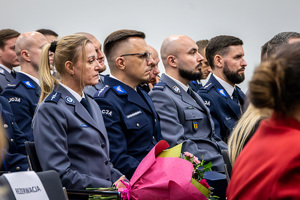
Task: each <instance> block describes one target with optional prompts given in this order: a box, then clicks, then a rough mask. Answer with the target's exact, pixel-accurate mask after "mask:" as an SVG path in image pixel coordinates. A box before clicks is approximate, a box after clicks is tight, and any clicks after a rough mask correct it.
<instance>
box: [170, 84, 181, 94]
mask: <svg viewBox="0 0 300 200" xmlns="http://www.w3.org/2000/svg"><path fill="white" fill-rule="evenodd" d="M172 90H173V91H174V92H175V93H177V94H179V93H180V88H179V87H177V86H176V85H174V86H173V87H172Z"/></svg>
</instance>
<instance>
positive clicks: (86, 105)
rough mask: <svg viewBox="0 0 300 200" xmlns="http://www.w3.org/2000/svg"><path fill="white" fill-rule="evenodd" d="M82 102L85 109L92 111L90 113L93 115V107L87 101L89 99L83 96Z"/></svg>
mask: <svg viewBox="0 0 300 200" xmlns="http://www.w3.org/2000/svg"><path fill="white" fill-rule="evenodd" d="M80 103H81V104H82V105H83V106H84V107H85V109H86V110H87V111H88V113H90V115H91V116H92V114H91V108H90V106H89V104H88V102H87V100H86V99H85V98H82V99H81V101H80Z"/></svg>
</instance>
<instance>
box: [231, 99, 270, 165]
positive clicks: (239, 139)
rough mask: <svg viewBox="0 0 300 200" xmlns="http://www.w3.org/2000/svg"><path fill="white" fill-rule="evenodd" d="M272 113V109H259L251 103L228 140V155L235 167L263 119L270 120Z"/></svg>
mask: <svg viewBox="0 0 300 200" xmlns="http://www.w3.org/2000/svg"><path fill="white" fill-rule="evenodd" d="M271 112H272V110H271V109H268V108H262V109H258V108H255V107H254V106H253V105H252V104H251V103H250V104H249V106H248V108H247V110H246V111H245V113H244V114H243V115H242V116H241V118H240V120H239V121H238V123H237V124H236V126H235V128H234V129H233V131H232V133H231V135H230V137H229V140H228V154H229V159H230V162H231V165H234V162H235V160H236V158H237V157H238V155H239V154H240V153H241V151H242V150H243V148H244V146H245V145H246V143H247V142H248V141H249V139H250V138H251V137H252V136H253V134H254V132H255V131H256V128H257V125H258V124H259V123H260V121H261V120H262V119H265V118H269V117H270V115H271Z"/></svg>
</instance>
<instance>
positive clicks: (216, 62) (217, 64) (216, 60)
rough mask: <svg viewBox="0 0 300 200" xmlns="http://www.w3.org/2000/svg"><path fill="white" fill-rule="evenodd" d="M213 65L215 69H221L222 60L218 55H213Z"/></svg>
mask: <svg viewBox="0 0 300 200" xmlns="http://www.w3.org/2000/svg"><path fill="white" fill-rule="evenodd" d="M214 65H215V66H216V67H217V68H222V67H223V66H224V58H223V57H222V56H220V55H218V54H217V55H215V57H214Z"/></svg>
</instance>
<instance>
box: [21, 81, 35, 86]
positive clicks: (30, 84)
mask: <svg viewBox="0 0 300 200" xmlns="http://www.w3.org/2000/svg"><path fill="white" fill-rule="evenodd" d="M22 82H23V83H24V85H25V86H26V87H27V88H34V86H33V85H32V83H31V82H30V81H22Z"/></svg>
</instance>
